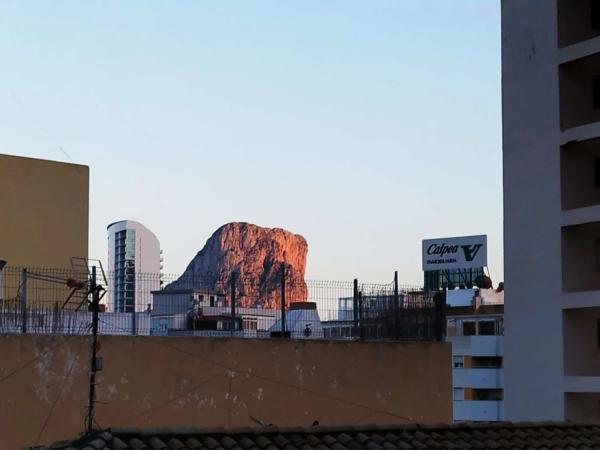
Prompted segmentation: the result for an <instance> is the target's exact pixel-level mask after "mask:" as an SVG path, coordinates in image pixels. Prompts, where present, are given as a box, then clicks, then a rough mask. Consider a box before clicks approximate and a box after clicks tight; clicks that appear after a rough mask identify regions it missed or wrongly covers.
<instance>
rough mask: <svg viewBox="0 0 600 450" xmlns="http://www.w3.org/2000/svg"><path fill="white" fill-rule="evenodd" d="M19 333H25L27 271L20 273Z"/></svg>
mask: <svg viewBox="0 0 600 450" xmlns="http://www.w3.org/2000/svg"><path fill="white" fill-rule="evenodd" d="M19 299H20V300H21V332H22V333H27V269H23V270H22V271H21V292H20V295H19Z"/></svg>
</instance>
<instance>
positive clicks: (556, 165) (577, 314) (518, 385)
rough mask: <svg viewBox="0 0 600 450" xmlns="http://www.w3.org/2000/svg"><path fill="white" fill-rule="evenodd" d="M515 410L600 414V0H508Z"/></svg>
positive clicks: (508, 262)
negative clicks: (599, 0)
mask: <svg viewBox="0 0 600 450" xmlns="http://www.w3.org/2000/svg"><path fill="white" fill-rule="evenodd" d="M502 98H503V158H504V161H503V166H504V245H505V249H504V260H505V279H506V285H507V289H508V293H507V295H508V301H507V303H506V322H507V324H508V325H507V328H506V336H505V353H506V356H505V410H506V418H507V419H508V420H513V421H520V420H564V419H567V420H598V419H600V2H598V1H591V0H544V1H539V0H503V2H502Z"/></svg>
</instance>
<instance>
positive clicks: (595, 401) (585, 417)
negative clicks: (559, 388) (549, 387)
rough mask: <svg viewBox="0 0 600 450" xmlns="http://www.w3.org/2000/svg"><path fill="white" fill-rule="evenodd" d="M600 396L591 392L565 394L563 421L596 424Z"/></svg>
mask: <svg viewBox="0 0 600 450" xmlns="http://www.w3.org/2000/svg"><path fill="white" fill-rule="evenodd" d="M599 404H600V394H598V393H593V392H581V393H567V394H565V420H570V421H573V422H598V420H600V410H599V409H598V405H599Z"/></svg>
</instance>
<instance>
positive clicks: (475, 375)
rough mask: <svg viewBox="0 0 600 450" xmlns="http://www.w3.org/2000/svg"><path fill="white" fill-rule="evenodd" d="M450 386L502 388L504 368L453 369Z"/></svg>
mask: <svg viewBox="0 0 600 450" xmlns="http://www.w3.org/2000/svg"><path fill="white" fill-rule="evenodd" d="M452 386H453V387H465V388H473V389H503V388H504V370H503V369H500V368H496V369H488V368H485V369H484V368H472V369H470V368H469V369H462V368H461V369H453V370H452Z"/></svg>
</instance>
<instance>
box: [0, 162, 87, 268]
mask: <svg viewBox="0 0 600 450" xmlns="http://www.w3.org/2000/svg"><path fill="white" fill-rule="evenodd" d="M0 193H1V194H0V198H2V205H1V206H0V260H4V261H7V263H8V265H9V266H13V267H30V268H40V267H49V268H54V269H70V268H71V258H72V257H77V258H87V257H88V217H89V167H87V166H83V165H80V164H67V163H62V162H57V161H46V160H42V159H34V158H23V157H20V156H10V155H0Z"/></svg>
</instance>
